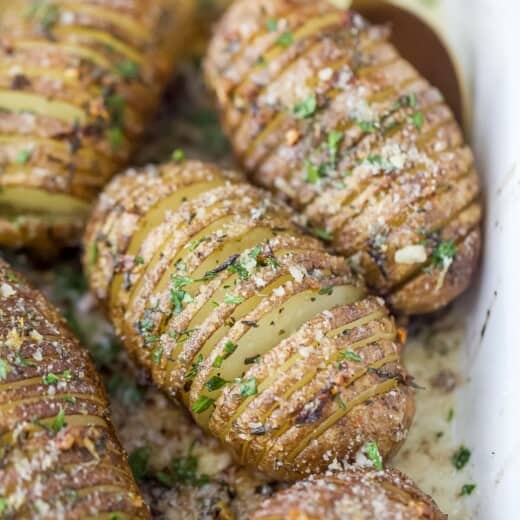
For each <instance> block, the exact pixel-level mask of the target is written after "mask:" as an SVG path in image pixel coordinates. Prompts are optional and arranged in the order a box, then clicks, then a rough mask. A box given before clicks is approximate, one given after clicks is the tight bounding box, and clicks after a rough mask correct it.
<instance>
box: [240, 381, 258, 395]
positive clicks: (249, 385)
mask: <svg viewBox="0 0 520 520" xmlns="http://www.w3.org/2000/svg"><path fill="white" fill-rule="evenodd" d="M239 390H240V395H241V396H242V397H250V396H252V395H256V394H257V393H258V388H257V386H256V377H251V378H250V379H245V380H244V381H241V382H240V385H239Z"/></svg>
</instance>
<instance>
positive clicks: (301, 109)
mask: <svg viewBox="0 0 520 520" xmlns="http://www.w3.org/2000/svg"><path fill="white" fill-rule="evenodd" d="M317 108H318V98H317V97H316V94H314V92H313V93H312V94H310V95H309V96H308V97H307V98H305V99H304V100H303V101H300V102H299V103H297V104H296V105H295V106H294V108H293V114H294V115H295V117H296V118H298V119H306V118H308V117H311V116H312V115H314V114H315V112H316V110H317Z"/></svg>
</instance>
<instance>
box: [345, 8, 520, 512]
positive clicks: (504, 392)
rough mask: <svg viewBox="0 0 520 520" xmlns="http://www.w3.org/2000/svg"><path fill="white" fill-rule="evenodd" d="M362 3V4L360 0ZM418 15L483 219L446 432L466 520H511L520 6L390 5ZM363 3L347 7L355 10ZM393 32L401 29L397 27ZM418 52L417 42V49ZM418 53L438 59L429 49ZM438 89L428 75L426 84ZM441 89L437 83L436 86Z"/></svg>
mask: <svg viewBox="0 0 520 520" xmlns="http://www.w3.org/2000/svg"><path fill="white" fill-rule="evenodd" d="M365 1H369V0H365ZM389 1H390V2H392V3H393V4H396V5H399V6H402V7H404V8H406V9H410V10H412V11H413V12H415V13H417V14H418V15H419V16H421V17H423V18H424V19H425V20H427V21H428V23H430V24H431V25H432V26H433V27H435V28H436V29H437V30H438V31H439V32H440V34H441V37H442V38H443V39H444V40H445V41H446V42H447V46H448V48H449V49H450V50H451V52H452V55H453V56H454V61H456V62H457V64H456V67H457V68H458V70H459V72H460V78H461V82H462V84H463V91H464V95H465V104H466V107H465V108H466V114H465V117H464V119H465V123H466V124H465V126H466V133H467V134H468V137H469V139H470V141H471V144H472V145H473V149H474V152H475V155H476V161H477V167H478V170H479V173H480V176H481V179H482V183H483V188H484V189H483V193H484V195H483V197H484V200H485V206H486V213H485V222H484V236H485V239H484V250H483V260H482V264H481V269H480V272H479V276H478V279H477V280H476V282H475V284H474V286H473V287H472V289H471V290H470V291H469V292H468V293H467V294H466V295H464V296H463V297H462V298H461V299H460V300H459V301H458V302H457V304H456V305H455V307H454V309H453V312H454V313H460V314H462V315H463V316H464V318H465V322H466V334H465V339H464V342H463V347H462V359H461V372H462V374H463V376H464V378H465V379H466V381H465V384H464V385H462V386H461V387H460V389H459V390H458V394H457V407H456V410H457V413H456V414H455V416H454V420H453V428H454V435H455V438H456V441H455V442H457V443H460V444H464V445H466V446H467V447H468V448H469V449H470V450H471V459H470V469H469V474H470V477H471V480H472V482H474V483H475V484H476V488H475V492H474V493H473V494H472V496H471V497H470V498H469V500H468V503H467V511H466V512H465V513H464V514H463V515H462V516H463V517H464V518H465V517H466V516H467V517H468V518H475V519H479V520H505V519H508V520H512V519H518V518H520V512H517V511H516V508H517V503H518V499H519V496H520V374H519V373H518V369H519V367H520V327H519V329H517V326H519V325H520V301H519V302H517V298H518V297H519V295H520V272H519V269H520V138H519V136H520V131H519V128H518V127H519V122H520V96H519V93H520V68H519V67H518V65H519V64H520V60H519V58H518V56H519V52H520V27H519V22H520V3H519V2H518V1H517V0H444V1H442V0H389ZM356 3H363V1H362V0H358V2H356V0H354V4H356ZM393 29H394V31H399V30H400V28H399V26H397V25H396V24H394V28H393ZM418 45H421V42H420V41H419V42H418ZM421 52H422V53H424V56H426V57H428V56H430V57H431V59H432V60H433V59H435V56H434V54H433V53H432V49H431V48H429V47H428V46H427V45H424V47H423V48H421ZM431 79H432V81H433V82H434V83H436V84H439V82H435V79H434V78H431ZM439 86H440V85H439Z"/></svg>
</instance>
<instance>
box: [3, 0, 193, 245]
mask: <svg viewBox="0 0 520 520" xmlns="http://www.w3.org/2000/svg"><path fill="white" fill-rule="evenodd" d="M12 4H13V5H12V6H11V5H10V6H9V8H8V9H6V10H5V12H4V13H3V16H2V21H1V25H0V28H1V32H2V43H1V45H0V167H1V169H2V175H1V176H0V188H1V189H2V192H3V194H0V245H3V246H5V247H14V248H17V247H20V246H27V247H28V248H30V249H35V250H37V251H39V252H41V251H44V252H47V253H48V250H49V249H51V250H53V249H54V250H56V249H59V248H60V247H62V246H63V245H70V244H77V243H78V236H79V233H78V232H77V227H76V226H61V227H60V225H59V221H60V218H66V217H67V216H68V215H67V214H66V209H65V208H69V211H70V212H72V213H74V215H75V217H76V220H77V221H79V222H84V220H85V216H86V211H85V210H84V208H80V209H78V210H77V211H76V210H75V209H74V208H75V204H76V203H77V202H80V203H81V202H82V203H83V204H85V205H87V208H88V204H89V203H90V202H91V201H92V200H93V199H94V198H95V196H96V195H97V193H98V192H99V190H100V189H101V188H102V187H103V186H104V184H105V183H106V182H107V181H108V180H109V179H110V177H111V176H112V175H114V173H115V172H117V171H118V170H120V169H121V168H122V167H123V166H124V165H125V164H126V163H127V162H128V160H129V158H130V156H131V154H132V153H133V151H134V149H135V145H136V144H137V142H138V138H139V137H140V135H141V134H142V132H143V130H144V128H145V125H146V124H147V122H148V121H149V118H150V117H151V115H152V114H153V113H154V111H155V109H156V107H157V105H158V103H159V100H160V96H161V93H162V90H163V88H164V86H165V84H166V82H167V81H168V79H169V77H170V75H171V71H172V61H173V58H174V57H175V54H176V53H178V51H179V49H180V45H179V44H180V43H181V42H182V40H181V39H182V33H183V30H182V27H183V26H185V25H186V24H185V22H186V20H187V19H189V18H190V17H191V15H192V11H193V9H194V4H195V3H194V2H193V0H181V1H180V2H178V1H175V2H174V1H172V0H160V1H157V2H153V3H152V4H149V3H146V2H143V1H142V0H128V1H125V2H123V3H121V2H111V1H108V0H107V1H98V2H96V1H90V0H81V1H77V2H71V1H70V0H61V1H56V2H45V3H38V2H30V1H28V0H16V1H15V2H13V3H12ZM28 187H31V188H32V189H34V190H35V193H36V195H37V194H38V193H41V194H42V195H43V196H44V197H45V200H42V201H41V202H33V205H32V206H31V207H27V206H26V205H25V204H24V201H23V200H20V198H21V197H22V196H21V195H20V193H19V190H20V189H21V188H23V189H25V188H28ZM36 195H31V198H32V200H33V201H36V200H38V197H37V196H36ZM54 195H59V196H67V197H69V199H68V200H66V201H65V202H64V203H63V206H65V208H63V207H62V206H59V205H56V204H54V199H53V198H52V197H53V196H54ZM13 217H23V218H28V219H30V221H31V226H32V229H35V230H36V231H37V233H38V234H42V235H45V236H46V237H48V238H50V237H52V236H53V234H52V233H50V232H49V231H48V230H49V228H51V227H52V226H56V227H57V230H56V232H55V233H54V236H55V237H56V239H55V241H54V242H52V240H46V241H38V240H36V241H35V240H31V239H30V238H29V237H28V236H27V233H25V232H24V230H23V229H20V230H19V231H18V230H17V228H15V227H13V226H10V225H9V220H10V219H12V218H13Z"/></svg>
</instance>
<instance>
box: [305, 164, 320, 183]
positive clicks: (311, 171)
mask: <svg viewBox="0 0 520 520" xmlns="http://www.w3.org/2000/svg"><path fill="white" fill-rule="evenodd" d="M305 173H306V175H305V181H306V182H309V183H310V184H317V182H318V181H319V180H320V179H321V178H322V177H324V176H325V171H324V168H322V167H321V166H320V167H318V166H315V165H314V164H312V163H311V161H306V162H305Z"/></svg>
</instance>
